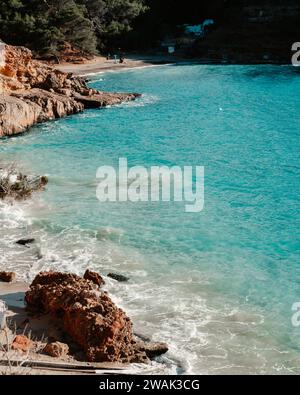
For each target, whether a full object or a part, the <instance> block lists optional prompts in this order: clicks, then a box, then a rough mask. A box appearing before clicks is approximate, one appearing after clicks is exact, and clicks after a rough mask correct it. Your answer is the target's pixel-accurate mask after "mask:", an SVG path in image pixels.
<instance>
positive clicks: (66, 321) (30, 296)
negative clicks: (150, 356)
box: [25, 272, 147, 362]
mask: <svg viewBox="0 0 300 395" xmlns="http://www.w3.org/2000/svg"><path fill="white" fill-rule="evenodd" d="M25 300H26V303H27V306H28V308H29V309H34V310H36V311H39V312H44V313H51V314H53V315H55V316H56V317H57V318H59V319H61V321H62V324H63V327H64V329H65V330H66V332H67V333H68V334H69V335H70V336H71V337H72V339H73V340H74V341H75V342H76V343H78V344H79V345H80V346H81V347H82V348H83V350H84V351H85V353H86V356H87V359H88V361H92V362H131V361H134V362H137V361H139V362H141V361H143V362H145V361H146V360H147V357H146V354H145V353H143V352H141V350H140V349H137V348H136V342H135V340H134V338H133V330H132V322H131V320H130V319H129V318H128V317H127V316H126V314H125V313H124V312H123V311H122V310H121V309H119V308H118V307H117V306H116V305H115V304H114V303H113V301H112V300H111V299H110V297H109V296H108V295H107V294H106V293H105V292H103V291H102V290H101V289H100V287H99V286H98V285H96V284H95V283H94V282H93V281H90V280H87V279H83V278H81V277H79V276H76V275H74V274H63V273H56V272H47V273H40V274H39V275H38V276H37V277H36V278H35V280H34V281H33V283H32V285H31V287H30V290H29V291H28V292H27V293H26V297H25Z"/></svg>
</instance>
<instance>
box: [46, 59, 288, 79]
mask: <svg viewBox="0 0 300 395" xmlns="http://www.w3.org/2000/svg"><path fill="white" fill-rule="evenodd" d="M187 64H189V65H214V66H235V65H236V66H257V65H265V66H267V65H270V66H292V65H291V64H289V63H288V64H286V63H282V62H279V61H273V62H272V61H270V60H266V61H262V60H261V59H257V61H255V60H253V61H252V62H233V61H222V60H221V59H220V60H212V59H193V58H192V59H188V58H182V57H174V56H168V55H152V56H143V55H141V56H128V58H126V60H125V63H124V64H120V63H114V60H107V59H106V58H105V57H102V56H97V57H95V58H94V59H92V60H87V61H86V62H84V63H66V62H65V63H62V64H60V65H54V66H53V67H54V69H56V70H59V71H61V72H64V73H72V74H74V75H75V76H79V77H89V76H90V75H96V74H104V73H113V72H121V71H128V70H135V69H143V68H150V67H158V66H168V65H187Z"/></svg>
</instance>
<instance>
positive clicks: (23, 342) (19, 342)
mask: <svg viewBox="0 0 300 395" xmlns="http://www.w3.org/2000/svg"><path fill="white" fill-rule="evenodd" d="M32 347H33V342H32V341H31V340H30V339H28V337H27V336H25V335H18V336H16V337H15V338H14V340H13V342H12V345H11V348H12V349H13V350H15V351H22V352H28V351H30V349H31V348H32Z"/></svg>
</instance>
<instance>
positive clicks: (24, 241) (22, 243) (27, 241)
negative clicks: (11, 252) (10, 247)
mask: <svg viewBox="0 0 300 395" xmlns="http://www.w3.org/2000/svg"><path fill="white" fill-rule="evenodd" d="M34 242H35V239H21V240H18V241H16V244H19V245H20V246H25V247H26V246H28V244H32V243H34Z"/></svg>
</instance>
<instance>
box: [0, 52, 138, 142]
mask: <svg viewBox="0 0 300 395" xmlns="http://www.w3.org/2000/svg"><path fill="white" fill-rule="evenodd" d="M0 56H1V62H0V137H4V136H11V135H15V134H19V133H23V132H24V131H26V130H27V129H28V128H29V127H31V126H33V125H35V124H37V123H41V122H45V121H48V120H54V119H57V118H62V117H64V116H67V115H72V114H77V113H79V112H81V111H83V110H84V109H87V108H98V107H99V108H100V107H105V106H108V105H114V104H119V103H122V102H124V101H129V100H135V99H136V98H137V97H139V96H140V95H138V94H136V93H106V92H100V91H97V90H95V89H90V88H88V86H87V84H86V80H85V79H84V78H81V77H78V76H74V75H73V74H68V73H64V72H61V71H59V70H55V69H54V68H53V67H51V66H49V65H48V64H46V63H42V62H38V61H36V60H34V59H33V57H32V53H31V51H30V50H29V49H27V48H24V47H13V46H9V45H3V48H2V49H1V53H0Z"/></svg>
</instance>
